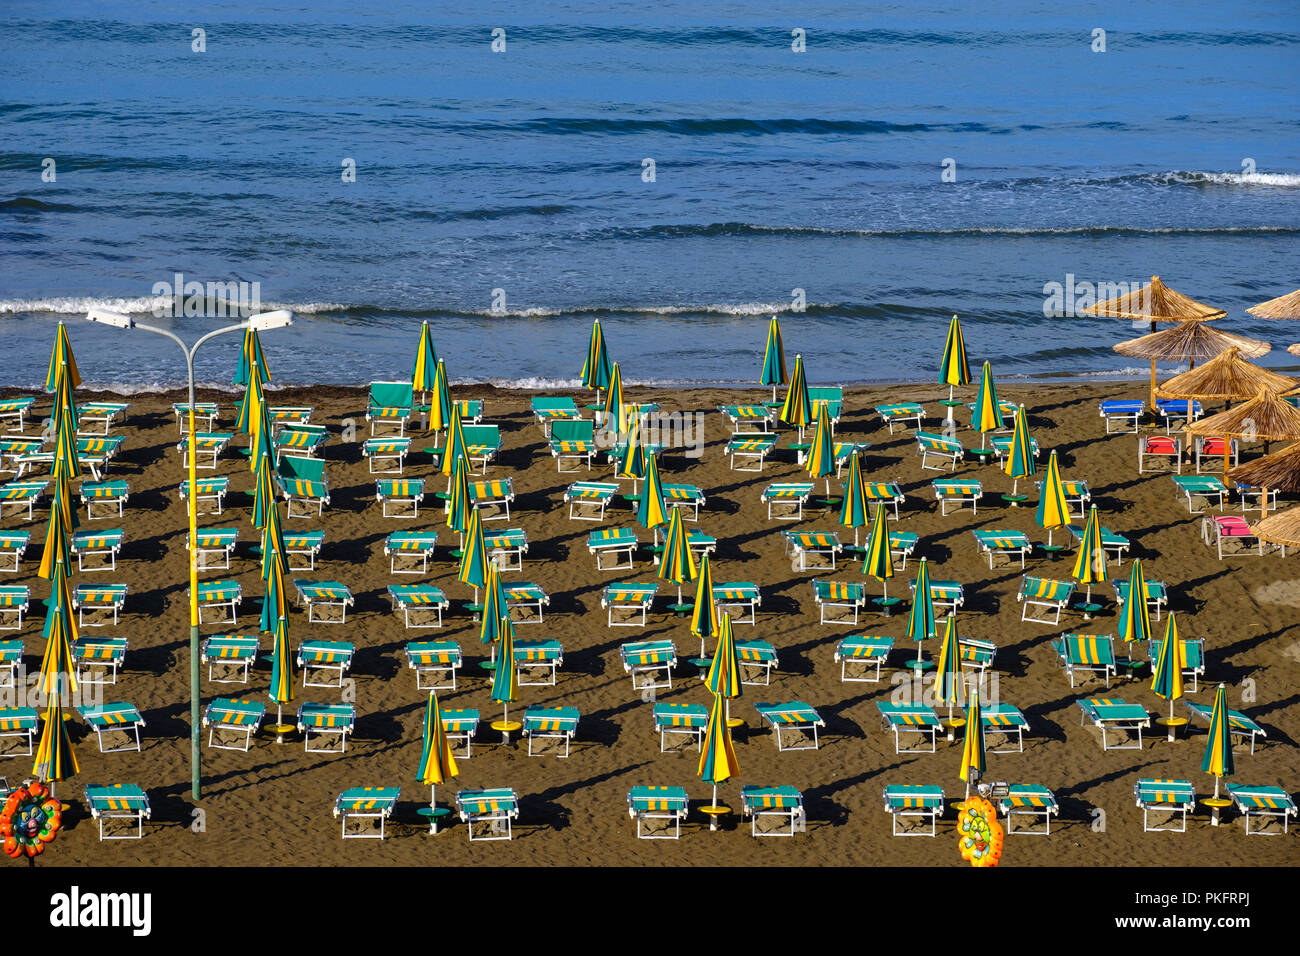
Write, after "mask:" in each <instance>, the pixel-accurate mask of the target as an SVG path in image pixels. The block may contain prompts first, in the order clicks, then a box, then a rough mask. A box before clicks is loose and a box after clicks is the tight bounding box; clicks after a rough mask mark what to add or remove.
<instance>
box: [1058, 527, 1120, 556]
mask: <svg viewBox="0 0 1300 956" xmlns="http://www.w3.org/2000/svg"><path fill="white" fill-rule="evenodd" d="M1065 530H1066V531H1068V532H1069V534H1070V540H1071V541H1073V542H1074V546H1075V547H1076V548H1077V547H1078V546H1079V542H1080V541H1082V540H1083V528H1081V527H1075V526H1074V525H1072V524H1069V525H1066V526H1065ZM1131 544H1132V542H1130V541H1129V539H1128V538H1126V537H1124V536H1123V535H1122V534H1116V533H1115V532H1114V531H1111V530H1110V528H1105V527H1103V528H1102V529H1101V547H1102V550H1103V551H1105V552H1106V553H1108V554H1112V555H1114V557H1115V560H1116V561H1117V562H1118V563H1120V564H1123V563H1124V554H1125V553H1126V552H1127V551H1128V549H1129V547H1130V545H1131Z"/></svg>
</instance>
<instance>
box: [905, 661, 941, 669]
mask: <svg viewBox="0 0 1300 956" xmlns="http://www.w3.org/2000/svg"><path fill="white" fill-rule="evenodd" d="M903 666H904V667H906V668H907V669H908V670H913V671H928V670H930V669H931V668H933V667H934V661H918V660H910V661H908V662H907V663H906V664H904V665H903Z"/></svg>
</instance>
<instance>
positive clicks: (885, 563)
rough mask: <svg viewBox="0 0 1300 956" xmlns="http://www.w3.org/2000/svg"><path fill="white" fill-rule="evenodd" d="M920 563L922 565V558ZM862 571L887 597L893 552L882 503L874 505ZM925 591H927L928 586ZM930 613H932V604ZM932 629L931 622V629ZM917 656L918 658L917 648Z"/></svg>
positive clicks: (887, 521) (886, 516)
mask: <svg viewBox="0 0 1300 956" xmlns="http://www.w3.org/2000/svg"><path fill="white" fill-rule="evenodd" d="M922 565H923V566H924V559H922ZM862 573H863V574H865V575H868V576H869V577H873V578H875V579H876V580H877V581H879V582H880V586H881V588H882V589H883V594H884V597H889V579H890V578H892V577H893V576H894V553H893V552H892V551H891V550H889V515H887V514H885V506H884V505H883V504H881V505H877V506H876V515H875V517H874V518H872V519H871V537H869V538H867V557H866V560H865V561H863V562H862ZM917 593H918V594H919V593H920V592H919V591H918V592H917ZM926 593H927V594H928V593H929V589H928V588H927V589H926ZM912 610H913V612H914V613H915V610H916V604H915V603H914V604H913V605H912ZM930 613H931V615H933V614H934V608H933V606H931V609H930ZM933 629H934V628H933V622H932V623H931V630H933ZM917 657H918V659H919V658H920V649H919V648H918V649H917Z"/></svg>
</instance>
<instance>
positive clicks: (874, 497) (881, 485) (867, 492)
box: [862, 481, 907, 518]
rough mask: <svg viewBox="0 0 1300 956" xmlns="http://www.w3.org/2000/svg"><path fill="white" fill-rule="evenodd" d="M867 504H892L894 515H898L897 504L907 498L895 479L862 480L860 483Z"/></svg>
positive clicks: (877, 505)
mask: <svg viewBox="0 0 1300 956" xmlns="http://www.w3.org/2000/svg"><path fill="white" fill-rule="evenodd" d="M862 488H863V493H864V497H865V498H866V499H867V505H868V507H870V506H871V505H875V506H876V507H880V506H881V505H886V506H888V505H893V506H894V517H895V518H897V517H898V506H899V505H900V504H902V503H903V502H904V501H906V500H907V496H906V495H904V494H903V491H902V488H901V487H900V486H899V484H898V482H897V481H864V482H863V483H862Z"/></svg>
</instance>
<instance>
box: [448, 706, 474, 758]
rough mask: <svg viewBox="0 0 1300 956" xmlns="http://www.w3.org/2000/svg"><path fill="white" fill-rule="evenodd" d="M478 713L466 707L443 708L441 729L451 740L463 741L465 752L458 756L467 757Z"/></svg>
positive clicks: (469, 752)
mask: <svg viewBox="0 0 1300 956" xmlns="http://www.w3.org/2000/svg"><path fill="white" fill-rule="evenodd" d="M478 722H479V713H478V711H477V710H473V709H467V708H459V709H458V708H454V707H453V708H444V709H443V711H442V730H443V733H445V734H446V735H447V737H448V738H449V739H451V740H463V741H465V752H464V753H463V754H457V755H456V756H458V757H464V758H466V759H469V757H470V754H471V747H472V741H473V739H474V734H476V733H477V732H478Z"/></svg>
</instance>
